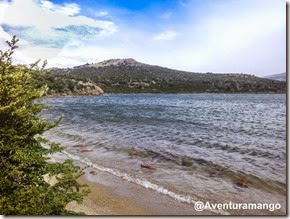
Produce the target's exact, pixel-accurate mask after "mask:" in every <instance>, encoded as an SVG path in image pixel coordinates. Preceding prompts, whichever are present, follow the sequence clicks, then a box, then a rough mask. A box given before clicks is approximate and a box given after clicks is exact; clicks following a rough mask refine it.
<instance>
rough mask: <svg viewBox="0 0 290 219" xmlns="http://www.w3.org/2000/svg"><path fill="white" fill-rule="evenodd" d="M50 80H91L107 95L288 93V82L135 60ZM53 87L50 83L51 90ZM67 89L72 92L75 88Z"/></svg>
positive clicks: (56, 72)
mask: <svg viewBox="0 0 290 219" xmlns="http://www.w3.org/2000/svg"><path fill="white" fill-rule="evenodd" d="M49 77H50V78H53V77H54V78H58V79H59V80H61V81H62V82H63V83H62V84H63V85H64V86H65V85H66V84H72V82H71V81H72V80H74V81H78V80H80V81H84V82H86V81H90V82H93V83H94V84H96V85H97V86H99V87H101V88H102V89H103V90H104V92H105V93H200V92H208V93H285V92H286V83H285V82H281V81H274V80H271V79H266V78H259V77H256V76H254V75H250V74H243V73H210V72H208V73H199V72H188V71H180V70H175V69H170V68H166V67H161V66H157V65H149V64H145V63H141V62H138V61H136V60H135V59H132V58H127V59H109V60H104V61H102V62H98V63H91V64H89V63H87V64H85V65H79V66H75V67H72V68H52V69H51V73H50V76H49ZM48 79H49V78H48ZM55 83H58V82H57V81H55ZM50 84H51V83H50ZM54 86H55V85H53V84H51V88H52V89H54V88H55V87H54ZM57 87H58V88H60V87H61V86H60V85H58V86H57ZM66 87H67V88H66V89H71V88H72V87H73V86H70V87H71V88H68V86H66ZM54 90H55V89H54ZM61 90H63V89H61Z"/></svg>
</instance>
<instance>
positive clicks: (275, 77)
mask: <svg viewBox="0 0 290 219" xmlns="http://www.w3.org/2000/svg"><path fill="white" fill-rule="evenodd" d="M264 78H268V79H272V80H277V81H286V72H284V73H280V74H274V75H267V76H265V77H264Z"/></svg>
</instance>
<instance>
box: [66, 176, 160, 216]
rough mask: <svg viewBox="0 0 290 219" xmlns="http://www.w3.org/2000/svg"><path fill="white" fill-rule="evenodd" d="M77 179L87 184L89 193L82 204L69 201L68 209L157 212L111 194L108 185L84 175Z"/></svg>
mask: <svg viewBox="0 0 290 219" xmlns="http://www.w3.org/2000/svg"><path fill="white" fill-rule="evenodd" d="M78 181H79V182H80V183H83V184H87V185H88V186H89V188H90V190H91V193H90V194H89V195H88V196H87V197H86V198H85V199H84V201H83V203H82V204H77V203H76V202H72V203H70V204H69V205H68V206H67V209H68V210H72V211H75V212H83V213H85V214H86V215H155V214H156V213H157V212H154V211H153V210H152V209H149V208H146V207H144V206H140V205H138V204H136V203H135V202H134V201H132V200H130V199H128V198H126V197H121V196H118V195H116V194H113V193H112V192H111V191H110V189H109V188H108V187H105V186H103V185H101V184H99V183H92V182H90V181H88V180H87V179H86V176H83V177H81V178H80V179H79V180H78Z"/></svg>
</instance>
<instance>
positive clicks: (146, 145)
mask: <svg viewBox="0 0 290 219" xmlns="http://www.w3.org/2000/svg"><path fill="white" fill-rule="evenodd" d="M42 102H44V103H48V104H51V105H53V106H54V108H52V109H47V110H45V111H44V114H43V116H44V117H45V118H47V119H48V120H55V119H56V118H58V117H59V116H61V115H63V116H64V118H63V119H62V121H61V123H60V124H59V126H58V127H56V128H54V129H52V130H50V131H49V132H47V133H46V134H45V136H46V137H48V138H49V139H51V140H54V141H55V142H58V143H61V144H62V145H63V146H66V147H67V148H66V152H65V153H67V155H68V156H69V157H71V158H74V159H76V160H79V161H82V162H84V163H86V164H90V165H93V166H94V167H95V168H96V169H98V170H99V171H105V172H108V173H110V174H113V175H115V176H117V177H119V178H121V179H122V180H126V181H129V182H131V183H135V184H138V185H139V186H141V187H142V188H144V189H152V190H155V191H157V192H159V193H161V194H163V195H167V196H170V197H171V198H174V199H175V200H177V201H179V202H184V203H193V202H194V201H196V200H202V201H211V202H222V201H233V202H261V201H263V202H274V203H276V202H279V203H280V204H281V205H282V211H285V208H286V95H283V94H112V95H104V96H82V97H61V98H48V99H43V100H42ZM141 164H142V165H145V166H147V167H150V168H152V169H148V168H141V166H140V165H141ZM253 194H254V195H253Z"/></svg>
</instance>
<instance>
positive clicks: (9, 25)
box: [0, 0, 117, 63]
mask: <svg viewBox="0 0 290 219" xmlns="http://www.w3.org/2000/svg"><path fill="white" fill-rule="evenodd" d="M79 11H80V8H79V6H78V5H76V4H64V5H56V4H53V3H51V2H50V1H47V0H41V1H34V0H14V1H12V2H10V1H2V2H1V1H0V41H1V42H2V43H1V44H3V42H4V41H5V40H8V39H11V36H12V35H16V36H17V37H18V38H20V43H19V45H20V48H19V50H18V51H17V52H16V55H15V57H16V60H18V61H19V62H21V60H22V62H24V63H29V62H31V61H35V60H37V59H39V58H41V59H48V60H50V59H54V63H56V61H55V59H59V60H62V59H63V58H62V56H63V54H64V53H63V52H62V50H66V51H67V50H68V49H67V48H72V47H78V46H80V45H82V46H83V45H85V44H83V42H85V41H86V40H93V39H95V40H100V39H104V38H107V37H110V36H112V35H113V34H114V33H115V32H116V31H117V27H116V25H115V24H114V23H113V22H112V21H104V20H96V19H92V18H89V17H86V16H81V15H78V13H79ZM66 53H67V54H68V53H69V52H66ZM91 55H92V54H91ZM79 58H80V57H79ZM80 60H81V59H80Z"/></svg>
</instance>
